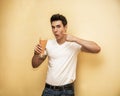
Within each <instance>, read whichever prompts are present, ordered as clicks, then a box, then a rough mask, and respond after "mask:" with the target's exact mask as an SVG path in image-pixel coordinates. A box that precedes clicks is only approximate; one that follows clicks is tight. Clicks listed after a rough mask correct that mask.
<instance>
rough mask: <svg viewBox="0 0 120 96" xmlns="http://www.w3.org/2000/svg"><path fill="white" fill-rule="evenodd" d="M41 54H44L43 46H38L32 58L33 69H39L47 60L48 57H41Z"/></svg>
mask: <svg viewBox="0 0 120 96" xmlns="http://www.w3.org/2000/svg"><path fill="white" fill-rule="evenodd" d="M41 52H42V48H41V45H40V44H38V45H37V46H36V47H35V49H34V55H33V57H32V67H33V68H37V67H38V66H39V65H40V64H42V62H43V61H44V60H45V59H46V57H47V55H44V56H43V57H41V56H40V54H41Z"/></svg>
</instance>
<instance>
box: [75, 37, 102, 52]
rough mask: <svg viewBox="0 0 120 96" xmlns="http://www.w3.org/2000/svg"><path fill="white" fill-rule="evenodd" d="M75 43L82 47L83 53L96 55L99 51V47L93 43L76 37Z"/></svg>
mask: <svg viewBox="0 0 120 96" xmlns="http://www.w3.org/2000/svg"><path fill="white" fill-rule="evenodd" d="M75 42H76V43H78V44H80V45H82V50H83V51H87V52H91V53H98V52H99V51H100V47H99V46H98V45H97V44H96V43H95V42H93V41H87V40H83V39H80V38H77V37H76V38H75Z"/></svg>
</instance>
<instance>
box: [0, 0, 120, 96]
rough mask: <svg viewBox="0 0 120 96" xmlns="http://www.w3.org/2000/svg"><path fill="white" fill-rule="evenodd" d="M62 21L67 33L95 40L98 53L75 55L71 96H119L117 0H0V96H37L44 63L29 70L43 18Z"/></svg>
mask: <svg viewBox="0 0 120 96" xmlns="http://www.w3.org/2000/svg"><path fill="white" fill-rule="evenodd" d="M54 13H61V14H63V15H65V16H66V17H67V18H68V26H69V27H68V33H70V34H74V35H75V36H78V37H80V38H84V39H87V40H93V41H96V42H97V43H98V44H99V45H100V46H101V48H102V51H101V52H100V53H99V54H96V55H95V54H88V53H80V54H79V56H78V67H77V79H76V82H75V85H76V86H75V89H76V91H75V92H76V96H120V50H119V49H120V43H119V41H120V38H119V36H120V0H74V1H73V0H0V34H1V35H0V96H41V95H40V94H41V92H42V90H43V87H44V82H45V76H46V69H47V60H46V61H45V62H44V63H43V64H42V65H41V66H40V67H39V68H37V69H33V68H32V66H31V58H32V55H33V50H34V46H35V45H36V44H37V43H38V40H39V37H40V36H43V37H44V38H48V39H49V38H53V35H52V32H51V28H50V23H49V18H50V16H51V15H52V14H54Z"/></svg>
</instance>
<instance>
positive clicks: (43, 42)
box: [39, 40, 47, 56]
mask: <svg viewBox="0 0 120 96" xmlns="http://www.w3.org/2000/svg"><path fill="white" fill-rule="evenodd" d="M39 43H40V44H41V47H42V53H41V56H43V55H44V52H45V48H46V44H47V40H40V41H39Z"/></svg>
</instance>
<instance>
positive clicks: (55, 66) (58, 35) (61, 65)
mask: <svg viewBox="0 0 120 96" xmlns="http://www.w3.org/2000/svg"><path fill="white" fill-rule="evenodd" d="M50 22H51V27H52V32H53V34H54V36H55V39H53V40H48V42H47V45H46V53H47V54H45V55H44V56H43V57H41V56H40V54H41V52H42V50H43V49H42V47H41V45H40V44H38V45H37V46H36V47H35V49H34V56H33V58H32V66H33V68H36V67H38V66H39V65H40V64H42V62H43V61H44V60H45V58H46V57H47V56H48V72H47V78H46V85H45V88H44V91H43V94H42V96H74V87H73V83H74V81H75V78H76V65H77V55H78V53H79V52H80V50H82V51H85V52H90V53H98V52H99V51H100V47H99V46H98V45H97V44H96V43H95V42H93V41H87V40H83V39H81V38H78V37H75V36H72V35H69V34H66V31H67V20H66V18H65V17H64V16H63V15H60V14H54V15H53V16H52V17H51V19H50Z"/></svg>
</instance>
